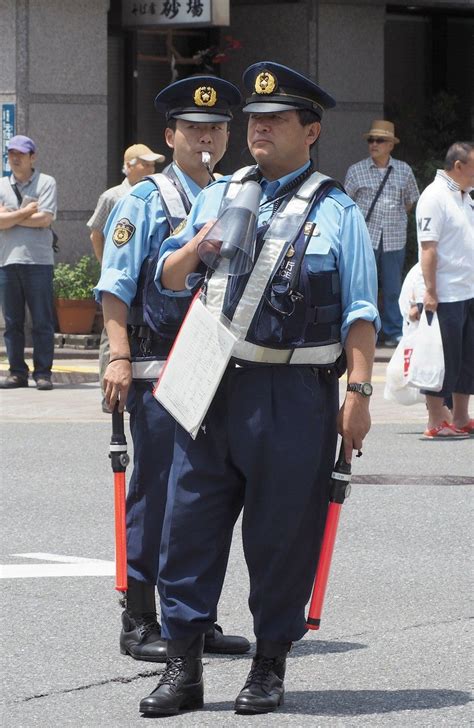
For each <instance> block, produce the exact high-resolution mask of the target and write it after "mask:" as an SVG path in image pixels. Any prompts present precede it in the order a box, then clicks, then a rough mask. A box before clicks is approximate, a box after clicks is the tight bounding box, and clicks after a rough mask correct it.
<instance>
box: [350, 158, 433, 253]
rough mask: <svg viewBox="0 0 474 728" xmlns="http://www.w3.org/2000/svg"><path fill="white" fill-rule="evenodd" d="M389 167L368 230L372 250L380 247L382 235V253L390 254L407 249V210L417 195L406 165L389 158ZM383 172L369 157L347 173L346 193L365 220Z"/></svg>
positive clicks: (411, 173)
mask: <svg viewBox="0 0 474 728" xmlns="http://www.w3.org/2000/svg"><path fill="white" fill-rule="evenodd" d="M388 167H391V168H392V171H391V172H390V175H389V177H388V179H387V182H386V183H385V185H384V188H383V190H382V192H381V194H380V197H379V198H378V200H377V202H376V203H375V207H374V209H373V211H372V214H371V216H370V218H369V221H368V222H367V227H368V229H369V234H370V239H371V240H372V245H373V247H374V248H378V247H379V245H380V240H381V238H382V235H383V249H384V250H385V251H393V250H401V249H402V248H404V247H405V245H406V242H407V212H406V208H407V207H409V206H410V205H413V204H414V203H415V202H416V201H417V199H418V198H419V196H420V193H419V191H418V186H417V184H416V180H415V176H414V174H413V172H412V169H411V167H409V165H408V164H406V162H402V161H400V160H399V159H393V158H392V157H390V158H389V161H388ZM386 172H387V167H382V168H381V167H377V165H376V164H374V162H373V161H372V159H371V157H369V158H368V159H363V160H362V161H361V162H357V164H353V165H352V166H351V167H349V169H348V170H347V175H346V179H345V182H344V187H345V190H346V192H347V194H348V195H349V196H350V197H352V199H353V200H354V201H355V202H356V203H357V205H358V206H359V207H360V209H361V211H362V214H363V216H364V218H365V217H366V215H367V213H368V211H369V209H370V206H371V205H372V201H373V199H374V197H375V195H376V194H377V190H378V189H379V187H380V183H381V182H382V180H383V178H384V176H385V174H386Z"/></svg>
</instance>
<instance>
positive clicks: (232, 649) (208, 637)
mask: <svg viewBox="0 0 474 728" xmlns="http://www.w3.org/2000/svg"><path fill="white" fill-rule="evenodd" d="M249 650H250V642H249V641H248V640H247V639H245V637H236V636H234V635H225V634H223V633H222V627H220V626H219V625H218V624H215V625H214V626H213V627H211V629H208V631H207V632H206V633H205V635H204V652H208V653H210V654H213V655H243V654H244V653H245V652H248V651H249Z"/></svg>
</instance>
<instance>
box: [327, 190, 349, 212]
mask: <svg viewBox="0 0 474 728" xmlns="http://www.w3.org/2000/svg"><path fill="white" fill-rule="evenodd" d="M328 197H329V198H330V199H332V200H335V201H336V202H337V203H338V204H339V205H341V207H351V206H352V205H355V202H354V200H353V199H351V198H350V197H349V195H348V194H347V193H346V192H343V191H342V190H340V189H339V188H338V187H333V188H332V190H331V191H330V192H329V193H328Z"/></svg>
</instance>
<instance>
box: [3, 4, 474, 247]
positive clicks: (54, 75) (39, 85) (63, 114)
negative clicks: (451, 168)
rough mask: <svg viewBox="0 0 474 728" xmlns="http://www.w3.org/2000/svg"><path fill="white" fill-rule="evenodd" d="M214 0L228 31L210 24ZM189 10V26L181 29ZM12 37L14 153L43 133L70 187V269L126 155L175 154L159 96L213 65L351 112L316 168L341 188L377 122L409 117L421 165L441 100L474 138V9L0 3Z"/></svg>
mask: <svg viewBox="0 0 474 728" xmlns="http://www.w3.org/2000/svg"><path fill="white" fill-rule="evenodd" d="M415 2H416V0H415ZM210 4H211V5H213V7H214V19H216V13H217V14H218V17H217V21H218V23H220V22H225V23H227V22H228V24H225V25H219V24H217V25H210V24H209V23H208V22H204V23H203V22H202V20H201V15H202V13H203V12H205V11H206V7H207V6H208V5H210ZM183 9H185V10H187V11H188V15H190V16H191V17H190V18H187V21H189V22H186V23H185V24H184V23H179V24H176V23H173V18H170V17H169V16H170V15H172V14H173V12H174V11H178V10H181V11H183ZM164 10H166V13H165V12H164ZM160 13H161V15H162V17H160ZM166 16H168V17H166ZM131 17H132V19H131V20H130V18H131ZM176 17H177V16H176ZM0 28H1V36H2V42H1V44H0V69H1V70H0V103H1V105H2V144H3V148H4V146H5V143H6V141H7V139H8V136H9V135H11V134H12V133H21V134H27V135H29V136H31V137H33V138H34V139H35V141H36V142H37V144H38V148H39V154H38V167H39V168H40V169H41V170H42V171H44V172H46V173H48V174H52V175H53V176H54V177H55V178H56V180H57V182H58V195H59V213H58V221H57V223H56V225H55V229H56V230H57V232H58V235H59V237H60V240H61V253H60V256H59V259H60V260H75V259H77V258H78V257H79V256H80V255H83V254H84V253H88V252H90V243H89V239H88V231H87V228H86V225H85V223H86V220H87V219H88V217H89V216H90V214H91V211H92V210H93V209H94V207H95V204H96V201H97V198H98V196H99V195H100V193H101V192H102V191H103V190H104V189H105V188H106V187H108V186H111V185H113V184H117V183H118V182H119V181H120V179H121V165H122V154H123V149H124V148H125V147H126V146H128V145H130V144H132V143H134V142H137V141H139V142H143V143H145V144H148V145H149V146H150V147H151V148H152V149H154V150H156V151H158V152H162V153H164V154H165V155H166V156H167V157H168V159H169V158H170V155H169V151H168V150H166V148H165V146H164V143H163V129H164V125H163V120H162V119H161V118H160V117H159V116H158V115H157V114H156V112H155V111H154V108H153V99H154V96H155V95H156V93H157V91H158V90H159V89H160V88H162V87H163V86H164V85H166V84H167V83H169V82H170V81H171V80H172V79H173V78H176V77H183V76H184V75H189V74H191V73H195V72H198V71H199V70H202V69H205V68H207V67H209V68H211V69H214V70H215V72H216V73H218V74H219V75H222V76H223V77H224V78H226V79H228V80H230V81H233V82H234V83H236V84H237V85H240V78H241V75H242V71H243V70H244V68H246V67H247V66H248V65H249V64H251V63H254V62H255V61H257V60H265V59H268V60H270V59H271V60H274V61H277V62H280V63H284V64H288V65H291V66H293V67H295V68H297V69H299V70H300V71H301V72H302V73H306V74H307V75H309V76H311V77H313V78H315V79H317V80H318V81H319V82H320V84H321V85H322V86H323V87H325V88H327V89H328V90H329V91H330V92H331V93H332V94H333V95H334V96H335V98H336V99H337V102H338V104H337V107H336V108H335V109H334V110H331V111H330V112H328V113H327V115H326V116H325V118H324V120H323V133H322V137H321V140H320V142H319V143H318V145H317V148H316V150H315V161H316V164H317V167H318V168H319V169H321V171H323V172H325V173H326V174H330V175H333V176H335V177H338V178H339V179H341V178H343V177H344V174H345V171H346V169H347V167H348V165H349V164H352V163H353V162H354V161H357V160H358V159H361V158H363V157H364V156H366V154H367V147H366V144H365V142H364V140H363V139H362V134H363V132H365V131H366V130H367V129H368V128H369V125H370V122H371V120H372V119H375V118H384V117H385V118H390V119H392V120H394V121H395V123H396V126H397V134H398V136H400V138H401V141H402V143H401V144H400V145H399V147H398V148H397V155H398V156H400V157H401V158H403V159H407V160H408V161H410V160H411V158H412V157H413V155H416V153H417V150H418V149H419V146H420V138H421V137H420V134H421V136H422V135H423V128H424V127H423V124H424V120H425V118H426V117H427V115H428V116H429V113H430V110H431V106H432V101H433V99H434V98H437V95H439V94H445V97H446V98H447V99H448V101H447V102H446V103H447V104H448V106H449V103H450V99H453V101H452V104H454V106H453V107H452V108H453V109H454V113H455V116H456V118H455V120H454V122H453V124H452V128H453V130H455V133H456V134H458V135H459V136H461V137H462V138H468V139H471V138H472V136H473V134H472V131H473V118H474V98H473V88H474V83H473V70H472V69H473V68H474V63H473V58H472V53H473V48H474V42H473V41H474V2H473V0H453V1H448V0H444V1H441V0H439V1H438V0H418V1H417V2H416V5H414V4H412V3H410V2H408V1H407V0H398V1H397V0H395V1H394V2H391V3H386V2H384V1H383V0H280V1H270V0H212V2H211V1H209V2H208V3H206V2H204V0H203V2H196V1H194V2H193V1H192V0H191V2H190V0H180V2H177V0H174V2H169V1H166V0H158V2H131V1H130V0H0ZM209 64H211V65H210V66H209ZM445 97H442V98H445ZM446 113H447V112H446ZM245 125H246V124H245V118H244V116H243V115H242V114H240V113H239V114H237V115H236V118H235V120H234V122H233V124H232V134H231V143H230V146H229V151H228V154H227V155H226V157H225V158H224V162H223V163H222V164H221V170H220V171H222V172H228V171H232V170H233V169H234V168H236V167H237V166H241V165H242V164H247V163H249V161H250V160H249V157H248V153H247V151H246V133H245ZM453 133H454V132H453ZM451 141H454V139H452V140H451ZM5 161H6V158H5V155H3V157H2V173H3V174H6V173H7V172H8V169H7V168H6V165H5Z"/></svg>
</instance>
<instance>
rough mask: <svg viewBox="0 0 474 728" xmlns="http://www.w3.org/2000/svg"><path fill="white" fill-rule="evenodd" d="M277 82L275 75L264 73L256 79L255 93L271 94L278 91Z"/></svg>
mask: <svg viewBox="0 0 474 728" xmlns="http://www.w3.org/2000/svg"><path fill="white" fill-rule="evenodd" d="M276 85H277V80H276V77H275V76H274V75H273V73H270V72H269V71H262V73H259V74H258V76H257V78H256V79H255V93H257V94H271V93H273V92H274V90H275V89H276Z"/></svg>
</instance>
